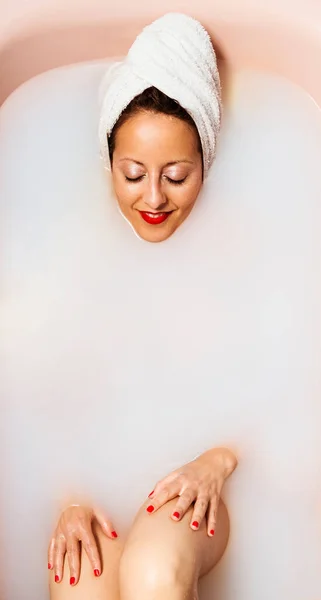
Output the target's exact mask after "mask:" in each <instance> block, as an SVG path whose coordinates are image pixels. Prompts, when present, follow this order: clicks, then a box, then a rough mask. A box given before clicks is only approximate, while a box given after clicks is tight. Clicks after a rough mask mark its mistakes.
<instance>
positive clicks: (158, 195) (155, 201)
mask: <svg viewBox="0 0 321 600" xmlns="http://www.w3.org/2000/svg"><path fill="white" fill-rule="evenodd" d="M144 201H145V204H147V206H149V208H152V209H153V210H160V209H162V208H164V206H165V205H166V203H167V198H166V196H165V194H164V191H163V190H162V186H161V182H160V181H159V178H158V177H156V176H155V177H151V178H150V179H149V182H148V186H147V189H146V193H145V198H144Z"/></svg>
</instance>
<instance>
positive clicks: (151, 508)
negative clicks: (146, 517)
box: [146, 504, 155, 513]
mask: <svg viewBox="0 0 321 600" xmlns="http://www.w3.org/2000/svg"><path fill="white" fill-rule="evenodd" d="M146 510H147V512H149V513H152V512H154V510H155V508H154V507H153V506H152V505H151V504H150V505H149V506H147V508H146Z"/></svg>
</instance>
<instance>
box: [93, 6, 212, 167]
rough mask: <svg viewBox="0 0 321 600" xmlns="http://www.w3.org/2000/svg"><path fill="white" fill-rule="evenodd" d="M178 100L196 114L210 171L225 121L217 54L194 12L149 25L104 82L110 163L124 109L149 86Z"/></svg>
mask: <svg viewBox="0 0 321 600" xmlns="http://www.w3.org/2000/svg"><path fill="white" fill-rule="evenodd" d="M152 86H153V87H156V88H158V89H159V90H160V91H161V92H163V93H164V94H166V95H167V96H169V97H170V98H172V99H174V100H176V101H177V102H178V103H179V104H180V105H181V106H182V107H183V108H184V109H185V110H186V111H187V112H188V113H189V114H190V116H191V117H192V118H193V120H194V122H195V125H196V127H197V130H198V133H199V136H200V140H201V144H202V150H203V161H204V176H206V175H207V173H208V170H209V168H210V167H211V165H212V163H213V160H214V157H215V151H216V143H217V136H218V133H219V129H220V123H221V111H222V106H221V86H220V77H219V73H218V69H217V60H216V55H215V52H214V49H213V46H212V43H211V40H210V37H209V35H208V33H207V31H206V30H205V29H204V27H203V26H202V25H201V24H200V23H199V22H198V21H196V20H195V19H193V18H192V17H189V16H187V15H184V14H180V13H168V14H166V15H164V16H163V17H161V18H160V19H157V20H156V21H154V22H153V23H151V25H148V26H147V27H145V28H144V29H143V31H142V32H141V33H140V35H139V36H138V37H137V38H136V40H135V41H134V43H133V45H132V46H131V48H130V50H129V52H128V54H127V57H126V58H125V60H124V61H123V62H119V63H115V64H114V65H112V66H111V67H110V68H109V69H108V72H107V73H106V75H105V76H104V78H103V80H102V83H101V86H100V102H101V115H100V122H99V140H100V147H101V155H102V158H103V160H104V163H105V166H106V168H109V169H110V160H109V150H108V136H109V135H110V134H111V132H112V129H113V127H114V125H115V124H116V122H117V121H118V119H119V117H120V115H121V113H122V112H123V110H124V109H125V108H126V107H127V106H128V104H129V103H130V102H131V101H132V100H133V99H134V98H135V97H136V96H137V95H138V94H140V93H142V92H143V91H144V90H146V89H147V88H149V87H152Z"/></svg>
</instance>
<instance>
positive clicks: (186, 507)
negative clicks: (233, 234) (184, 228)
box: [48, 14, 237, 600]
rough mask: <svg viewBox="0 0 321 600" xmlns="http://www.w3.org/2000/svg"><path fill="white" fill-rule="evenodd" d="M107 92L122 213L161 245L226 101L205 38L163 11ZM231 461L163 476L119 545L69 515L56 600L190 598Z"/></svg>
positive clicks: (96, 525) (104, 117) (92, 522)
mask: <svg viewBox="0 0 321 600" xmlns="http://www.w3.org/2000/svg"><path fill="white" fill-rule="evenodd" d="M102 91H103V94H104V98H103V104H102V113H101V120H100V141H101V151H102V157H103V158H104V160H105V164H106V167H107V168H109V169H110V170H111V173H112V180H113V185H114V190H115V195H116V197H117V200H118V204H119V208H120V211H121V213H122V215H123V216H124V217H125V219H126V220H127V221H128V222H129V223H130V225H131V226H132V228H133V229H134V231H135V232H136V233H137V235H139V236H140V237H141V238H142V239H144V240H146V241H150V242H160V241H163V240H166V239H167V238H168V237H169V236H170V235H171V234H173V233H174V231H175V230H176V229H177V228H178V227H179V226H180V225H181V224H182V223H183V222H184V221H185V219H186V218H187V216H188V215H189V214H190V212H191V210H192V208H193V206H194V204H195V202H196V200H197V197H198V195H199V192H200V190H201V188H202V184H203V180H204V178H205V177H206V176H207V174H208V171H209V168H210V166H211V164H212V162H213V160H214V156H215V149H216V140H217V134H218V131H219V126H220V115H221V97H220V82H219V76H218V72H217V65H216V58H215V54H214V50H213V48H212V45H211V42H210V38H209V36H208V34H207V33H206V31H205V30H204V29H203V27H202V26H201V25H200V24H199V23H198V22H197V21H195V20H194V19H191V18H190V17H187V16H184V15H179V14H169V15H165V16H164V17H162V18H161V19H158V20H157V21H155V22H154V23H153V24H152V25H150V26H149V27H147V28H145V30H144V31H143V32H142V34H141V35H140V36H139V37H138V38H137V39H136V41H135V43H134V44H133V46H132V48H131V49H130V51H129V53H128V56H127V58H126V60H125V61H124V62H123V63H120V64H117V65H116V66H114V67H112V68H111V69H110V70H109V72H108V74H107V76H106V78H105V80H104V82H103V86H102ZM236 463H237V461H236V458H235V456H234V455H233V453H232V452H231V451H230V450H228V449H226V448H213V449H211V450H208V451H207V452H205V453H204V454H202V455H201V456H199V457H198V458H196V459H195V460H193V461H192V462H190V463H188V464H187V465H185V466H184V467H182V468H181V469H179V470H177V471H175V472H173V473H171V474H170V475H169V476H168V477H165V478H164V479H163V480H162V481H160V482H159V483H157V485H156V486H155V489H154V490H153V492H151V493H150V495H149V497H148V498H147V500H146V502H145V503H144V505H143V506H142V507H141V509H140V510H139V512H138V514H137V517H136V519H135V521H134V524H133V526H132V528H131V530H130V533H129V535H128V538H127V539H126V540H123V539H121V538H119V537H118V535H117V532H116V530H115V528H114V525H113V524H112V523H111V521H110V520H109V519H108V518H107V516H106V515H105V514H104V513H103V512H102V511H101V510H100V509H98V508H97V507H91V506H87V505H79V504H73V505H71V506H69V507H67V508H66V509H65V510H64V511H63V513H62V515H61V517H60V519H59V522H58V525H57V528H56V530H55V532H54V535H53V537H52V540H51V542H50V546H49V557H48V568H49V569H50V572H51V574H50V590H51V598H52V600H63V599H68V598H71V597H73V598H78V599H79V600H81V599H86V600H87V599H88V598H91V599H92V600H94V599H95V600H103V599H104V600H107V598H108V600H119V599H120V598H121V599H122V600H136V599H137V600H138V599H139V600H145V599H146V600H164V598H166V600H183V599H184V600H194V599H195V598H197V585H198V580H199V578H200V577H201V576H202V575H204V574H205V573H207V572H208V571H209V570H210V569H212V568H213V567H214V565H215V564H216V563H217V562H218V561H219V559H220V558H221V556H222V554H223V552H224V550H225V547H226V544H227V540H228V535H229V521H228V516H227V511H226V508H225V506H224V504H223V503H222V501H221V500H220V494H221V490H222V487H223V484H224V481H225V480H226V479H227V477H229V475H230V474H231V473H232V472H233V470H234V469H235V467H236ZM214 534H215V535H214ZM79 541H80V542H81V556H80V548H79ZM66 556H67V560H65V559H66ZM57 584H58V585H57Z"/></svg>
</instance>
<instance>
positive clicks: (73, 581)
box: [70, 577, 76, 585]
mask: <svg viewBox="0 0 321 600" xmlns="http://www.w3.org/2000/svg"><path fill="white" fill-rule="evenodd" d="M75 583H76V578H75V577H70V585H75Z"/></svg>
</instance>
